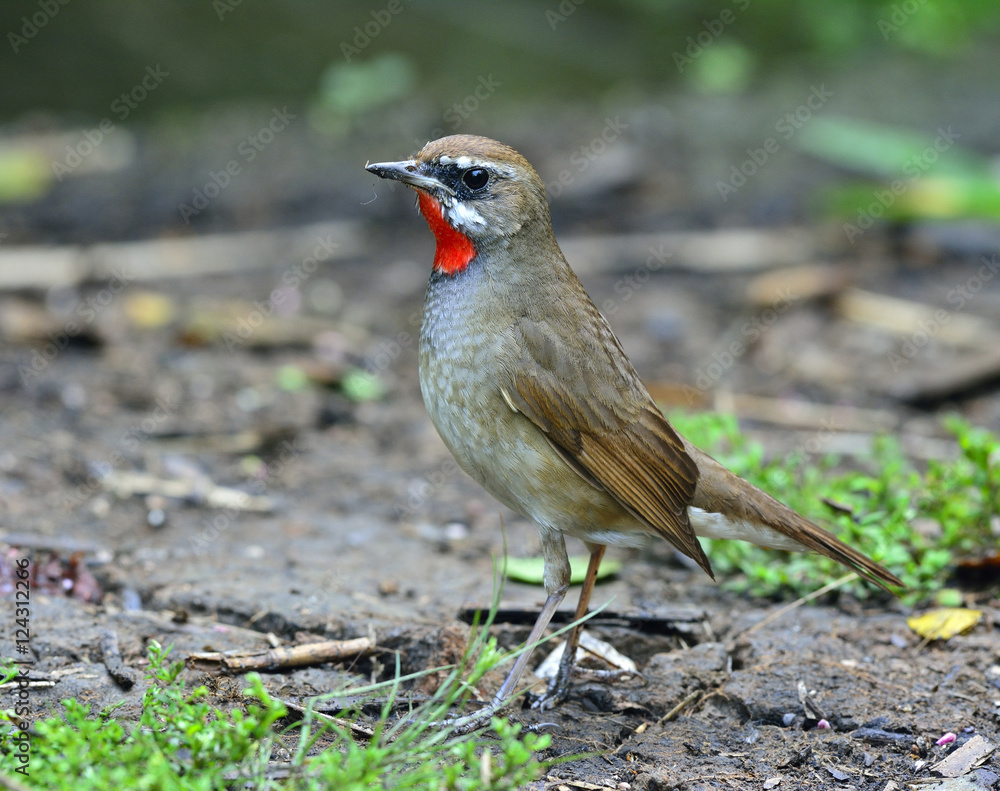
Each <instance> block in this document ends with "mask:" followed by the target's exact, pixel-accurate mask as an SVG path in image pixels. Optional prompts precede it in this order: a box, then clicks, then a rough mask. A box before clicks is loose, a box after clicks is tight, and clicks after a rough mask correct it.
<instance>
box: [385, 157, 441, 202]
mask: <svg viewBox="0 0 1000 791" xmlns="http://www.w3.org/2000/svg"><path fill="white" fill-rule="evenodd" d="M365 170H367V171H368V172H369V173H374V174H375V175H376V176H378V177H379V178H383V179H393V180H395V181H402V182H403V183H404V184H406V185H408V186H410V187H413V188H414V189H418V190H423V191H424V192H430V193H434V192H444V193H446V194H448V195H452V196H454V195H455V190H453V189H452V188H451V187H449V186H448V185H447V184H443V183H441V182H440V181H438V180H437V179H436V178H434V177H432V176H425V175H423V174H422V173H420V172H419V170H420V166H419V165H418V164H417V162H416V161H415V160H413V159H406V160H403V161H402V162H374V163H372V164H370V165H365Z"/></svg>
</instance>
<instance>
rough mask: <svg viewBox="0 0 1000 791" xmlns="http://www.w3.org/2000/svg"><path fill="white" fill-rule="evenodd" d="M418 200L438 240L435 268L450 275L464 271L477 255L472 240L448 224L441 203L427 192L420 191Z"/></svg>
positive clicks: (421, 210) (422, 212)
mask: <svg viewBox="0 0 1000 791" xmlns="http://www.w3.org/2000/svg"><path fill="white" fill-rule="evenodd" d="M417 201H418V202H419V204H420V213H421V214H422V215H424V219H425V220H427V224H428V225H429V226H430V227H431V233H433V234H434V239H435V240H436V241H437V250H435V251H434V268H435V269H436V270H438V271H439V272H442V273H444V274H446V275H449V276H451V275H457V274H458V273H459V272H462V271H464V270H465V268H466V267H467V266H468V265H469V262H470V261H471V260H472V259H473V258H475V257H476V248H475V247H473V246H472V240H471V239H469V237H468V236H466V235H465V234H464V233H461V232H460V231H456V230H455V229H454V228H452V227H451V225H449V224H448V221H447V220H446V219H445V218H444V211H443V209H442V208H441V204H440V203H439V202H438V201H437V200H435V199H434V198H432V197H431V196H430V195H428V194H427V193H426V192H418V193H417Z"/></svg>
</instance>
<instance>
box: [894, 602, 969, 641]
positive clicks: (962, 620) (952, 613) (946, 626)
mask: <svg viewBox="0 0 1000 791" xmlns="http://www.w3.org/2000/svg"><path fill="white" fill-rule="evenodd" d="M982 617H983V614H982V612H981V611H979V610H970V609H967V608H965V607H939V608H938V609H936V610H929V611H928V612H925V613H924V614H923V615H913V616H911V617H909V618H907V619H906V624H907V626H909V627H910V628H911V629H912V630H913V631H914V632H916V633H917V634H918V635H919V636H920V637H923V638H924V639H925V640H948V639H950V638H952V637H954V636H955V635H956V634H962V633H963V632H967V631H969V629H971V628H972V627H973V626H975V625H976V624H977V623H979V621H980V620H982Z"/></svg>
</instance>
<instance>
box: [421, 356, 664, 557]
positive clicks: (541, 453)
mask: <svg viewBox="0 0 1000 791" xmlns="http://www.w3.org/2000/svg"><path fill="white" fill-rule="evenodd" d="M484 346H485V345H483V344H476V343H474V339H470V338H468V337H466V338H465V345H464V346H463V347H462V349H461V350H460V351H461V358H460V359H459V358H458V357H457V356H456V355H455V354H449V351H450V350H451V348H452V347H451V346H450V345H448V344H444V345H442V344H440V343H436V344H435V345H434V346H433V347H431V346H430V345H429V344H423V343H422V344H421V353H420V386H421V392H422V394H423V397H424V404H425V406H426V407H427V412H428V414H429V415H430V418H431V421H432V422H433V423H434V426H435V427H436V428H437V430H438V434H440V435H441V439H442V440H444V443H445V445H447V446H448V449H449V450H450V451H451V452H452V454H453V455H454V456H455V459H456V461H458V463H459V466H461V467H462V469H463V470H465V471H466V472H467V473H468V474H469V475H471V476H472V477H473V478H474V479H475V480H476V481H478V482H479V483H480V484H481V485H482V486H483V488H485V489H486V490H487V491H488V492H489V493H490V494H492V495H493V496H494V497H495V498H496V499H497V500H499V501H500V502H502V503H503V504H504V505H506V506H508V507H510V508H512V509H513V510H515V511H518V512H519V513H521V514H524V515H525V516H527V517H529V518H530V519H533V520H534V521H535V522H536V523H537V524H538V525H540V526H541V527H543V528H548V529H554V530H558V531H559V532H561V533H564V534H566V535H571V536H575V537H577V538H580V539H582V540H585V541H592V542H595V543H601V544H622V545H626V546H636V545H639V544H642V543H643V542H644V540H645V535H646V534H647V532H648V531H649V528H648V527H646V526H645V525H643V524H642V523H641V522H639V520H637V519H635V517H633V516H632V515H631V514H629V513H628V512H627V511H626V510H625V509H624V508H622V507H621V505H619V504H618V502H617V501H616V500H615V499H614V498H612V497H611V496H610V495H609V494H608V493H607V492H606V491H604V490H603V489H598V488H596V487H594V486H593V485H592V484H590V483H588V482H587V481H585V480H584V479H583V478H582V477H580V476H579V475H578V474H577V473H576V472H575V471H573V470H572V469H571V468H570V467H569V465H567V464H566V462H565V461H563V459H562V458H561V457H560V456H559V454H558V453H557V452H556V451H555V450H554V449H553V448H552V447H551V446H550V445H549V443H548V441H547V440H546V439H545V436H544V435H543V434H542V432H541V431H540V430H539V429H538V428H537V427H536V426H535V425H534V424H533V423H532V422H531V421H530V420H528V418H526V417H525V416H524V415H522V414H520V413H516V412H514V411H513V410H512V409H511V408H510V407H509V406H508V405H507V403H506V401H505V400H504V399H503V396H502V395H501V393H500V388H499V386H498V385H497V383H496V381H495V378H494V377H493V376H492V375H491V374H490V372H491V371H494V370H496V368H495V365H496V361H495V360H491V359H490V358H489V349H488V348H484Z"/></svg>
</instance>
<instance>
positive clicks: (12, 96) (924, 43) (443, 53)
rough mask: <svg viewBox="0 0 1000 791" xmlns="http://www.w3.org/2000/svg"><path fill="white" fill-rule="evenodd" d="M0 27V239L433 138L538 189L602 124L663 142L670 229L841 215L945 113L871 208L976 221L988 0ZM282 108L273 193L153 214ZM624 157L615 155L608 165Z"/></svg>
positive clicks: (34, 11) (313, 175)
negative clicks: (109, 203) (937, 181)
mask: <svg viewBox="0 0 1000 791" xmlns="http://www.w3.org/2000/svg"><path fill="white" fill-rule="evenodd" d="M0 30H2V31H3V34H4V39H5V41H4V44H3V48H4V56H3V57H4V62H5V65H4V68H5V76H6V79H5V80H4V86H3V90H2V92H0V226H2V227H0V231H2V232H5V233H8V234H9V238H10V239H11V240H22V241H38V240H40V239H43V238H46V237H50V238H53V239H56V240H59V239H66V240H86V239H92V238H95V237H136V236H143V235H148V234H153V233H158V232H162V231H163V230H164V229H166V228H176V229H178V230H183V231H187V230H189V228H188V227H186V226H191V225H193V226H194V228H195V229H197V228H199V227H219V226H229V225H234V224H235V225H252V224H257V225H261V224H264V225H267V224H280V223H287V222H296V221H300V220H308V219H311V218H312V216H313V215H314V214H318V213H327V214H329V213H330V212H336V213H348V214H355V213H356V209H357V207H358V205H359V203H360V201H359V200H358V199H361V198H363V197H364V194H365V193H364V191H363V190H365V189H368V182H367V181H366V180H365V179H364V178H361V177H360V176H359V173H358V172H356V171H357V168H356V164H357V163H356V162H355V161H354V160H355V159H356V158H359V157H360V158H361V159H362V160H363V159H367V158H368V157H371V158H379V157H390V156H401V155H403V154H406V153H409V152H410V151H412V150H413V149H415V148H416V147H418V146H419V145H420V144H421V143H422V142H423V141H425V140H427V139H428V138H431V137H436V136H439V135H441V134H447V133H451V132H454V131H461V132H475V133H485V134H490V135H493V136H497V137H505V138H506V141H507V142H510V143H512V144H514V145H515V146H516V147H526V148H527V149H528V150H527V151H526V153H528V154H529V157H530V158H532V161H534V162H536V163H537V166H538V168H539V170H540V172H541V174H542V176H543V179H544V180H545V181H546V183H548V184H550V193H554V194H552V196H551V197H553V199H559V198H560V195H559V194H558V193H559V192H561V191H562V190H561V189H556V190H553V189H551V184H552V183H553V180H554V179H556V178H557V177H558V174H559V172H560V171H561V170H564V169H565V160H566V157H568V156H569V154H570V153H572V151H573V150H574V149H576V148H577V147H579V146H580V145H581V144H585V143H586V142H587V141H589V140H591V139H593V138H594V137H595V135H599V134H600V133H601V130H602V128H603V126H604V124H605V123H606V120H607V119H609V118H610V119H614V118H615V117H618V116H620V117H621V121H622V123H624V124H626V125H627V126H628V129H629V132H628V134H627V137H628V138H629V139H630V140H631V141H632V142H634V143H636V144H638V145H639V146H643V147H645V150H647V151H649V152H651V153H650V154H649V156H657V157H659V158H660V159H661V160H662V159H669V158H671V157H675V158H676V160H677V162H676V163H675V164H676V167H671V168H669V172H671V173H673V172H677V171H679V172H681V174H682V176H683V178H682V182H683V183H681V184H674V185H673V186H674V187H676V188H677V189H676V194H677V198H676V203H677V204H678V205H680V204H683V205H684V206H685V207H686V210H685V211H684V212H682V215H681V216H678V217H677V220H676V221H677V223H680V222H684V223H687V224H691V223H694V224H698V225H705V224H708V225H712V224H741V223H768V222H784V221H788V220H796V219H801V217H802V215H808V216H816V215H817V214H819V215H823V214H829V213H832V214H835V215H838V216H840V217H843V218H846V219H850V218H851V217H852V215H853V214H854V213H856V210H857V206H858V200H859V199H860V200H861V201H864V200H865V198H866V197H867V195H869V194H870V192H871V189H872V187H871V186H870V183H871V184H874V185H875V186H877V185H878V184H879V183H881V182H882V181H885V182H886V183H889V182H890V181H891V177H892V175H893V170H894V168H895V169H898V168H900V167H902V165H903V163H905V161H906V159H907V157H908V156H910V155H911V154H912V153H913V152H914V151H917V152H919V151H921V150H923V148H924V147H926V146H927V145H929V144H932V142H933V140H934V139H935V136H936V135H937V134H938V133H939V130H940V129H948V128H950V129H951V130H952V131H953V132H954V133H955V134H956V136H957V139H958V141H959V144H958V145H959V148H960V149H961V151H962V152H963V156H962V157H957V156H951V157H942V159H948V160H950V161H951V163H952V165H951V168H952V171H960V173H958V176H959V178H958V181H957V182H956V181H955V180H954V179H953V180H952V181H949V182H948V189H949V190H951V191H950V192H948V193H947V194H948V196H949V200H947V201H943V199H942V197H941V192H940V190H938V191H937V192H935V191H934V190H933V189H932V190H930V192H931V193H932V194H931V195H930V196H929V197H927V198H925V197H924V196H923V194H922V192H921V194H914V195H911V196H909V197H908V198H907V199H906V200H901V201H899V202H898V204H897V205H896V206H895V208H893V209H892V210H891V211H890V212H888V214H889V215H890V216H892V215H894V216H895V218H896V219H908V218H912V217H920V216H922V215H923V214H924V213H925V211H926V212H929V213H930V214H929V216H939V215H941V213H942V211H943V212H944V215H945V216H947V217H949V218H954V217H973V218H986V219H990V220H993V219H995V218H996V216H997V215H998V214H1000V209H998V206H997V204H1000V199H998V198H997V194H996V193H997V190H996V179H995V171H996V167H995V163H994V162H993V160H992V159H991V157H993V156H994V155H995V154H996V153H997V149H998V147H1000V142H998V141H1000V136H998V135H997V134H996V132H997V129H998V128H1000V80H997V79H996V77H995V75H996V74H997V73H1000V46H998V44H1000V4H997V3H996V2H992V1H991V0H964V1H963V2H946V0H904V1H903V2H895V1H893V2H889V1H887V0H852V1H850V2H834V1H833V0H824V1H821V2H806V1H805V0H770V1H768V0H720V1H719V2H655V1H654V0H619V1H618V2H596V1H595V0H588V1H586V2H581V0H552V1H551V2H537V3H534V2H525V1H524V0H519V1H518V2H506V3H485V2H462V1H460V0H428V1H427V2H420V1H419V0H413V1H411V0H379V1H378V2H375V3H350V4H348V3H327V2H320V0H285V1H284V2H256V3H255V2H250V0H203V1H202V2H179V1H175V2H146V3H126V2H117V1H115V0H87V1H86V2H85V1H84V0H70V1H69V2H65V3H64V2H60V0H35V1H34V2H5V3H3V4H2V6H0ZM157 75H159V76H157ZM143 86H144V87H143ZM815 95H825V96H828V97H830V98H829V101H828V102H827V100H823V101H822V102H818V106H816V107H813V108H812V111H811V112H810V113H806V115H808V116H809V117H810V118H811V117H818V116H820V115H821V116H822V121H821V123H812V124H809V125H808V127H807V130H808V131H807V133H803V134H798V131H799V129H800V128H802V124H801V118H800V123H798V124H794V125H793V126H787V125H786V126H785V127H784V131H786V132H787V131H791V132H792V133H793V134H790V135H788V137H787V138H786V137H780V136H779V137H778V139H777V143H779V144H780V146H781V147H782V148H783V149H784V150H782V151H781V156H780V157H778V156H774V157H772V161H774V162H775V163H776V164H775V165H774V166H769V167H768V168H766V169H762V173H761V175H760V177H759V178H756V174H754V175H755V178H754V179H753V184H751V185H750V186H749V187H748V188H747V189H745V190H744V189H742V188H741V189H740V190H739V193H738V194H734V195H732V196H729V195H727V194H726V189H725V186H724V185H725V184H726V183H727V182H729V183H732V178H733V176H735V178H736V180H737V181H738V180H739V177H738V175H735V171H731V168H732V167H736V168H737V169H738V168H739V166H740V165H741V163H743V162H744V161H745V160H746V158H747V156H752V153H751V152H753V151H757V150H759V149H760V148H761V147H762V146H763V145H764V144H765V142H766V140H767V138H768V137H769V136H773V135H774V134H775V129H776V128H779V130H780V129H781V128H780V127H778V124H780V122H781V119H782V118H784V117H786V116H787V115H788V114H789V113H791V114H793V118H794V113H795V111H796V110H797V109H799V108H800V107H801V106H802V105H803V103H804V102H806V101H807V100H808V99H809V97H810V96H815ZM283 107H287V108H288V109H289V112H291V113H293V115H295V117H296V121H295V123H294V127H295V131H294V134H291V135H285V136H284V139H283V140H282V142H281V144H280V146H278V145H276V146H275V149H279V148H285V149H286V151H285V152H284V154H278V153H269V154H268V156H267V157H263V156H262V157H261V159H262V160H263V159H265V158H267V159H273V160H274V162H275V163H276V162H278V161H281V162H282V163H283V164H282V165H281V167H280V168H278V166H277V165H276V164H273V163H272V164H271V165H262V166H261V167H262V168H277V170H276V171H274V173H273V176H274V177H273V179H271V181H270V182H269V183H268V185H267V188H268V190H269V191H270V193H271V194H272V195H273V196H274V197H275V202H276V205H277V207H278V208H274V207H273V206H272V207H270V208H264V207H262V205H259V203H260V202H258V205H256V207H255V208H254V209H253V210H248V209H247V208H246V207H245V206H243V207H240V206H236V205H235V204H233V199H232V198H227V201H224V202H220V205H218V206H213V207H212V208H211V210H210V211H207V212H206V213H205V214H204V215H202V216H199V217H198V218H197V219H196V220H195V221H194V222H190V221H188V222H180V223H178V219H179V218H178V216H177V215H178V213H177V211H176V206H177V204H178V203H179V202H180V201H183V200H185V197H186V196H187V197H190V194H191V192H192V190H193V189H194V188H196V187H197V186H198V185H201V184H203V183H205V180H206V174H210V173H211V172H213V169H217V168H218V166H219V164H225V162H226V161H227V159H226V157H227V155H228V154H227V152H231V150H232V149H233V148H235V147H236V146H237V145H239V143H240V142H241V141H243V140H245V139H246V138H247V137H248V136H249V135H250V134H253V132H254V130H255V129H259V128H260V127H261V126H262V125H263V124H264V123H266V122H267V120H268V117H269V114H270V112H271V111H272V109H273V108H277V109H281V108H283ZM800 115H801V112H800ZM102 121H104V122H106V124H110V126H108V130H109V131H107V132H104V133H100V130H101V127H100V124H101V122H102ZM860 122H867V125H861V126H857V125H856V124H858V123H860ZM873 123H875V124H878V126H872V124H873ZM829 124H833V126H829ZM838 124H839V125H838ZM88 130H91V135H90V137H89V138H88V137H86V136H84V137H81V135H82V134H84V133H85V132H86V131H88ZM845 130H846V131H845ZM123 131H124V134H123ZM99 133H100V134H99ZM842 133H843V134H842ZM844 134H847V135H848V138H845V136H844ZM851 134H854V137H850V135H851ZM845 139H850V141H851V142H850V143H849V144H848V145H847V146H846V149H845V146H844V144H843V141H844V140H845ZM94 140H99V145H98V146H97V149H98V150H97V151H95V152H93V155H91V152H90V151H89V149H88V146H87V141H89V142H93V141H94ZM32 141H34V142H32ZM958 150H959V149H956V152H957V151H958ZM74 152H76V153H77V154H84V156H83V157H82V158H81V162H80V164H79V166H73V165H72V163H73V161H75V160H74V157H73V153H74ZM559 152H562V154H561V155H560V153H559ZM971 152H974V153H975V156H973V157H971V158H970V157H969V156H966V154H969V153H971ZM560 156H561V158H560ZM959 159H961V160H962V162H961V167H955V163H956V162H957V161H958V160H959ZM296 160H298V161H297V162H296ZM778 160H780V161H778ZM348 161H350V165H347V164H346V163H347V162H348ZM137 163H138V164H137ZM821 163H825V164H821ZM60 165H61V166H62V167H60ZM646 165H648V167H649V168H650V172H652V173H658V172H659V171H658V167H659V165H653V164H652V163H646ZM608 167H610V165H607V166H606V168H608ZM643 169H644V163H642V162H641V161H639V162H635V161H632V162H631V163H630V164H629V169H628V173H623V174H619V176H620V177H621V178H622V179H624V178H625V177H626V176H627V175H629V173H631V174H632V175H635V174H636V173H637V172H641V171H642V170H643ZM750 169H753V168H752V166H750ZM764 170H766V173H765V172H763V171H764ZM934 170H935V171H936V170H937V166H936V165H935V168H934ZM265 172H271V171H265V170H262V171H261V174H264V173H265ZM348 172H349V175H347V173H348ZM665 172H666V171H665ZM109 174H117V175H113V176H112V175H109ZM261 174H258V175H261ZM591 175H592V176H593V177H594V178H603V179H605V180H608V179H610V181H611V182H614V180H615V176H614V174H611V175H608V173H606V172H603V173H602V172H598V169H597V168H595V169H594V171H593V172H592V174H591ZM844 177H848V178H847V179H846V180H844V181H843V184H844V186H845V188H847V189H848V190H850V189H855V190H857V189H858V188H859V187H858V183H857V182H856V181H851V179H855V180H856V179H859V178H860V179H862V181H861V186H860V190H861V193H860V198H857V197H852V194H851V193H850V192H849V191H848V192H846V193H844V192H842V191H839V190H834V191H832V192H831V190H830V189H829V182H830V181H831V180H833V181H835V182H840V181H841V180H842V179H844ZM254 178H255V179H256V178H257V177H256V176H255V177H254ZM588 178H589V177H588ZM664 178H666V177H665V176H664ZM81 179H83V180H84V181H86V182H87V183H86V185H85V186H86V190H84V185H83V182H82V181H81ZM109 179H110V181H109ZM123 179H124V180H123ZM661 181H662V179H661ZM291 182H295V183H296V184H298V185H299V187H300V188H299V190H298V191H297V192H296V191H295V190H293V189H292V188H291V187H289V186H288V184H289V183H291ZM580 182H581V184H578V185H577V189H578V190H579V189H580V187H581V185H585V184H586V183H587V180H586V179H581V180H580ZM244 184H246V185H250V184H251V180H250V179H247V180H246V181H245V182H244ZM956 184H957V186H956ZM356 185H363V187H362V188H361V189H362V191H359V192H355V191H354V190H355V186H356ZM143 186H145V187H147V190H143ZM932 186H933V185H932ZM258 187H259V185H257V184H256V183H255V185H254V189H257V188H258ZM245 189H250V187H249V186H247V187H245ZM149 190H153V191H155V192H156V193H157V195H156V196H150V195H148V194H146V193H147V191H149ZM956 190H957V191H958V193H959V194H958V197H957V198H956V197H955V194H954V193H955V191H956ZM95 192H96V193H97V194H100V193H102V192H106V193H108V194H109V195H111V193H113V194H114V195H121V194H123V193H124V194H125V195H127V196H130V197H129V198H128V200H126V201H125V203H126V204H128V205H127V206H124V207H121V208H120V210H119V211H117V212H112V214H116V215H117V217H118V219H117V220H116V219H114V218H113V217H107V216H100V217H94V216H92V214H88V212H87V211H86V209H85V207H81V206H80V205H79V204H81V203H82V204H86V203H88V201H87V200H86V199H85V198H84V197H83V195H84V194H85V193H86V194H88V195H90V196H94V195H95ZM570 192H571V193H572V192H573V191H570ZM293 193H294V194H293ZM334 193H336V196H335V195H334ZM348 193H349V197H348ZM337 196H339V197H337ZM730 197H732V199H731V200H730ZM567 200H568V201H571V200H572V194H570V195H569V196H567ZM943 203H946V204H947V206H945V208H944V209H942V204H943ZM32 205H34V206H35V209H34V210H31V209H30V208H28V207H30V206H32ZM566 205H569V204H568V203H567V204H566ZM227 207H228V211H226V209H227ZM928 207H929V208H928ZM660 208H661V211H662V212H663V213H665V214H666V215H667V216H670V213H671V211H672V210H673V209H674V208H675V207H674V206H672V205H671V204H670V202H669V201H668V202H667V203H664V204H661V207H660ZM188 220H190V218H188ZM635 222H637V223H638V224H642V223H643V222H646V220H643V219H638V220H635Z"/></svg>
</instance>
